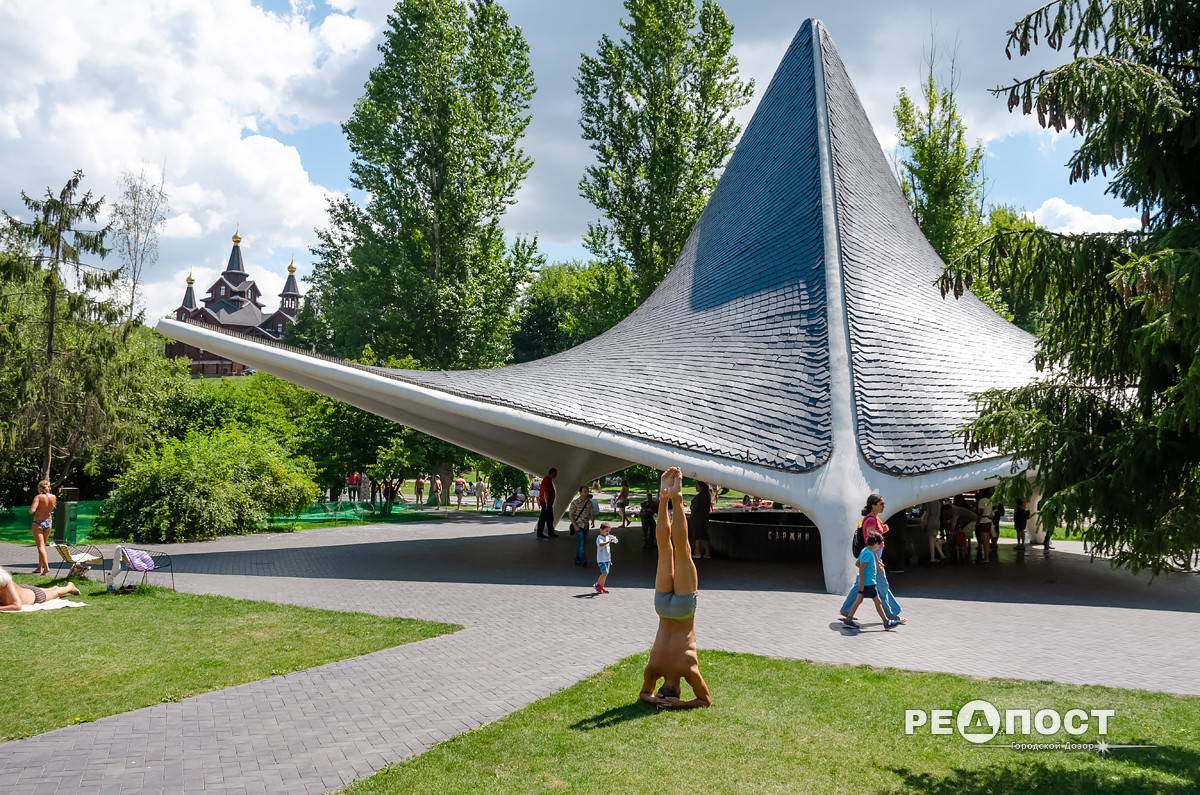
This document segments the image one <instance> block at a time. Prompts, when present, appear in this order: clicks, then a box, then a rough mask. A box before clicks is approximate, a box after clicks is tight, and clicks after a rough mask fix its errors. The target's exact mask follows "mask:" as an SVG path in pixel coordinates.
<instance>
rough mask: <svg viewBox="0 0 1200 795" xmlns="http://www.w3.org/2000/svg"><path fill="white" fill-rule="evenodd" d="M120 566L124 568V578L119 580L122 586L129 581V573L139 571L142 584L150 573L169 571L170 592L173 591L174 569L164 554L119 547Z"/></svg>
mask: <svg viewBox="0 0 1200 795" xmlns="http://www.w3.org/2000/svg"><path fill="white" fill-rule="evenodd" d="M121 565H122V566H124V567H125V576H124V577H123V578H122V579H121V585H122V586H124V585H125V580H128V579H129V574H130V572H135V571H140V572H141V573H142V582H143V583H144V582H146V578H147V577H149V576H150V572H152V571H162V570H163V569H170V570H171V590H175V569H174V568H172V567H171V556H170V555H168V554H167V553H166V552H155V551H153V550H150V549H134V548H132V547H121Z"/></svg>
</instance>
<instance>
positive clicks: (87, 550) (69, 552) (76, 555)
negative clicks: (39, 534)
mask: <svg viewBox="0 0 1200 795" xmlns="http://www.w3.org/2000/svg"><path fill="white" fill-rule="evenodd" d="M54 548H55V549H56V550H57V551H58V556H59V557H60V558H62V560H60V561H59V563H58V568H57V569H55V572H54V574H55V576H56V577H57V576H58V575H59V573H60V572H62V567H63V564H66V563H70V564H71V569H70V571H68V572H67V577H68V578H70V576H71V573H72V572H74V571H75V567H76V566H79V567H83V566H99V567H100V575H101V577H102V578H103V576H104V553H103V552H101V551H100V548H99V547H94V546H92V545H91V544H79V545H77V544H54ZM80 573H82V572H80ZM84 576H85V577H86V575H84Z"/></svg>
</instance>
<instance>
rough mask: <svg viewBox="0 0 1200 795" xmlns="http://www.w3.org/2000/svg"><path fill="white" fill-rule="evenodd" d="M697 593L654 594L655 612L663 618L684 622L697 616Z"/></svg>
mask: <svg viewBox="0 0 1200 795" xmlns="http://www.w3.org/2000/svg"><path fill="white" fill-rule="evenodd" d="M696 593H697V592H696V591H693V592H691V593H687V594H682V593H666V592H665V591H655V592H654V612H656V613H658V614H659V615H660V616H662V617H663V618H673V619H675V620H676V621H683V620H684V619H688V618H691V617H692V616H694V615H696Z"/></svg>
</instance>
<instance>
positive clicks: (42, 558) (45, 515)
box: [29, 480, 58, 574]
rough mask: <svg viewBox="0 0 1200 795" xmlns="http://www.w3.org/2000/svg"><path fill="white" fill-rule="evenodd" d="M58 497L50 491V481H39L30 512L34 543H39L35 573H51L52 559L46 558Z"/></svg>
mask: <svg viewBox="0 0 1200 795" xmlns="http://www.w3.org/2000/svg"><path fill="white" fill-rule="evenodd" d="M56 504H58V498H57V497H55V496H54V495H53V494H51V493H50V481H48V480H43V481H41V482H40V483H38V493H37V496H36V497H34V498H33V505H30V506H29V512H30V513H31V514H33V543H34V544H36V545H37V554H38V562H37V565H38V567H37V569H36V570H34V572H33V573H34V574H49V573H50V561H49V560H48V559H47V558H46V542H47V541H49V540H50V524H51V522H50V517H51V516H52V515H53V514H54V506H55V505H56Z"/></svg>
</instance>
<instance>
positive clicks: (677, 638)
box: [638, 467, 712, 709]
mask: <svg viewBox="0 0 1200 795" xmlns="http://www.w3.org/2000/svg"><path fill="white" fill-rule="evenodd" d="M658 500H659V501H658V523H657V526H656V527H655V533H656V535H657V537H658V571H657V572H656V574H655V576H654V611H655V612H656V613H658V634H657V635H656V636H655V638H654V647H653V648H651V649H650V660H649V662H647V664H646V670H645V672H644V673H643V676H642V691H641V692H640V693H638V698H639V699H641V700H642V701H645V702H646V703H648V704H653V705H654V706H656V707H658V708H659V709H692V708H694V707H707V706H710V705H711V704H712V698H711V697H710V695H709V692H708V685H706V684H705V683H704V677H702V676H701V675H700V660H699V658H698V657H697V655H696V623H695V618H696V590H697V587H698V585H699V578H698V577H697V575H696V564H695V563H694V562H693V561H692V549H691V544H689V543H688V528H687V517H685V516H684V515H683V472H681V471H680V469H679V467H671V468H670V469H668V470H667V471H666V472H664V473H663V475H662V482H661V486H660V492H659V497H658ZM668 505H670V506H671V516H670V518H669V523H668V516H667V507H668ZM659 679H661V680H662V686H661V687H659V688H658V691H657V692H655V690H654V688H655V686H656V685H657V684H658V680H659ZM681 679H682V680H686V681H687V683H688V684H689V685H691V687H692V692H693V693H694V694H695V696H696V697H695V698H693V699H692V700H691V701H683V700H681V699H680V697H679V696H680V695H681V692H682V691H681V690H680V680H681Z"/></svg>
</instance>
